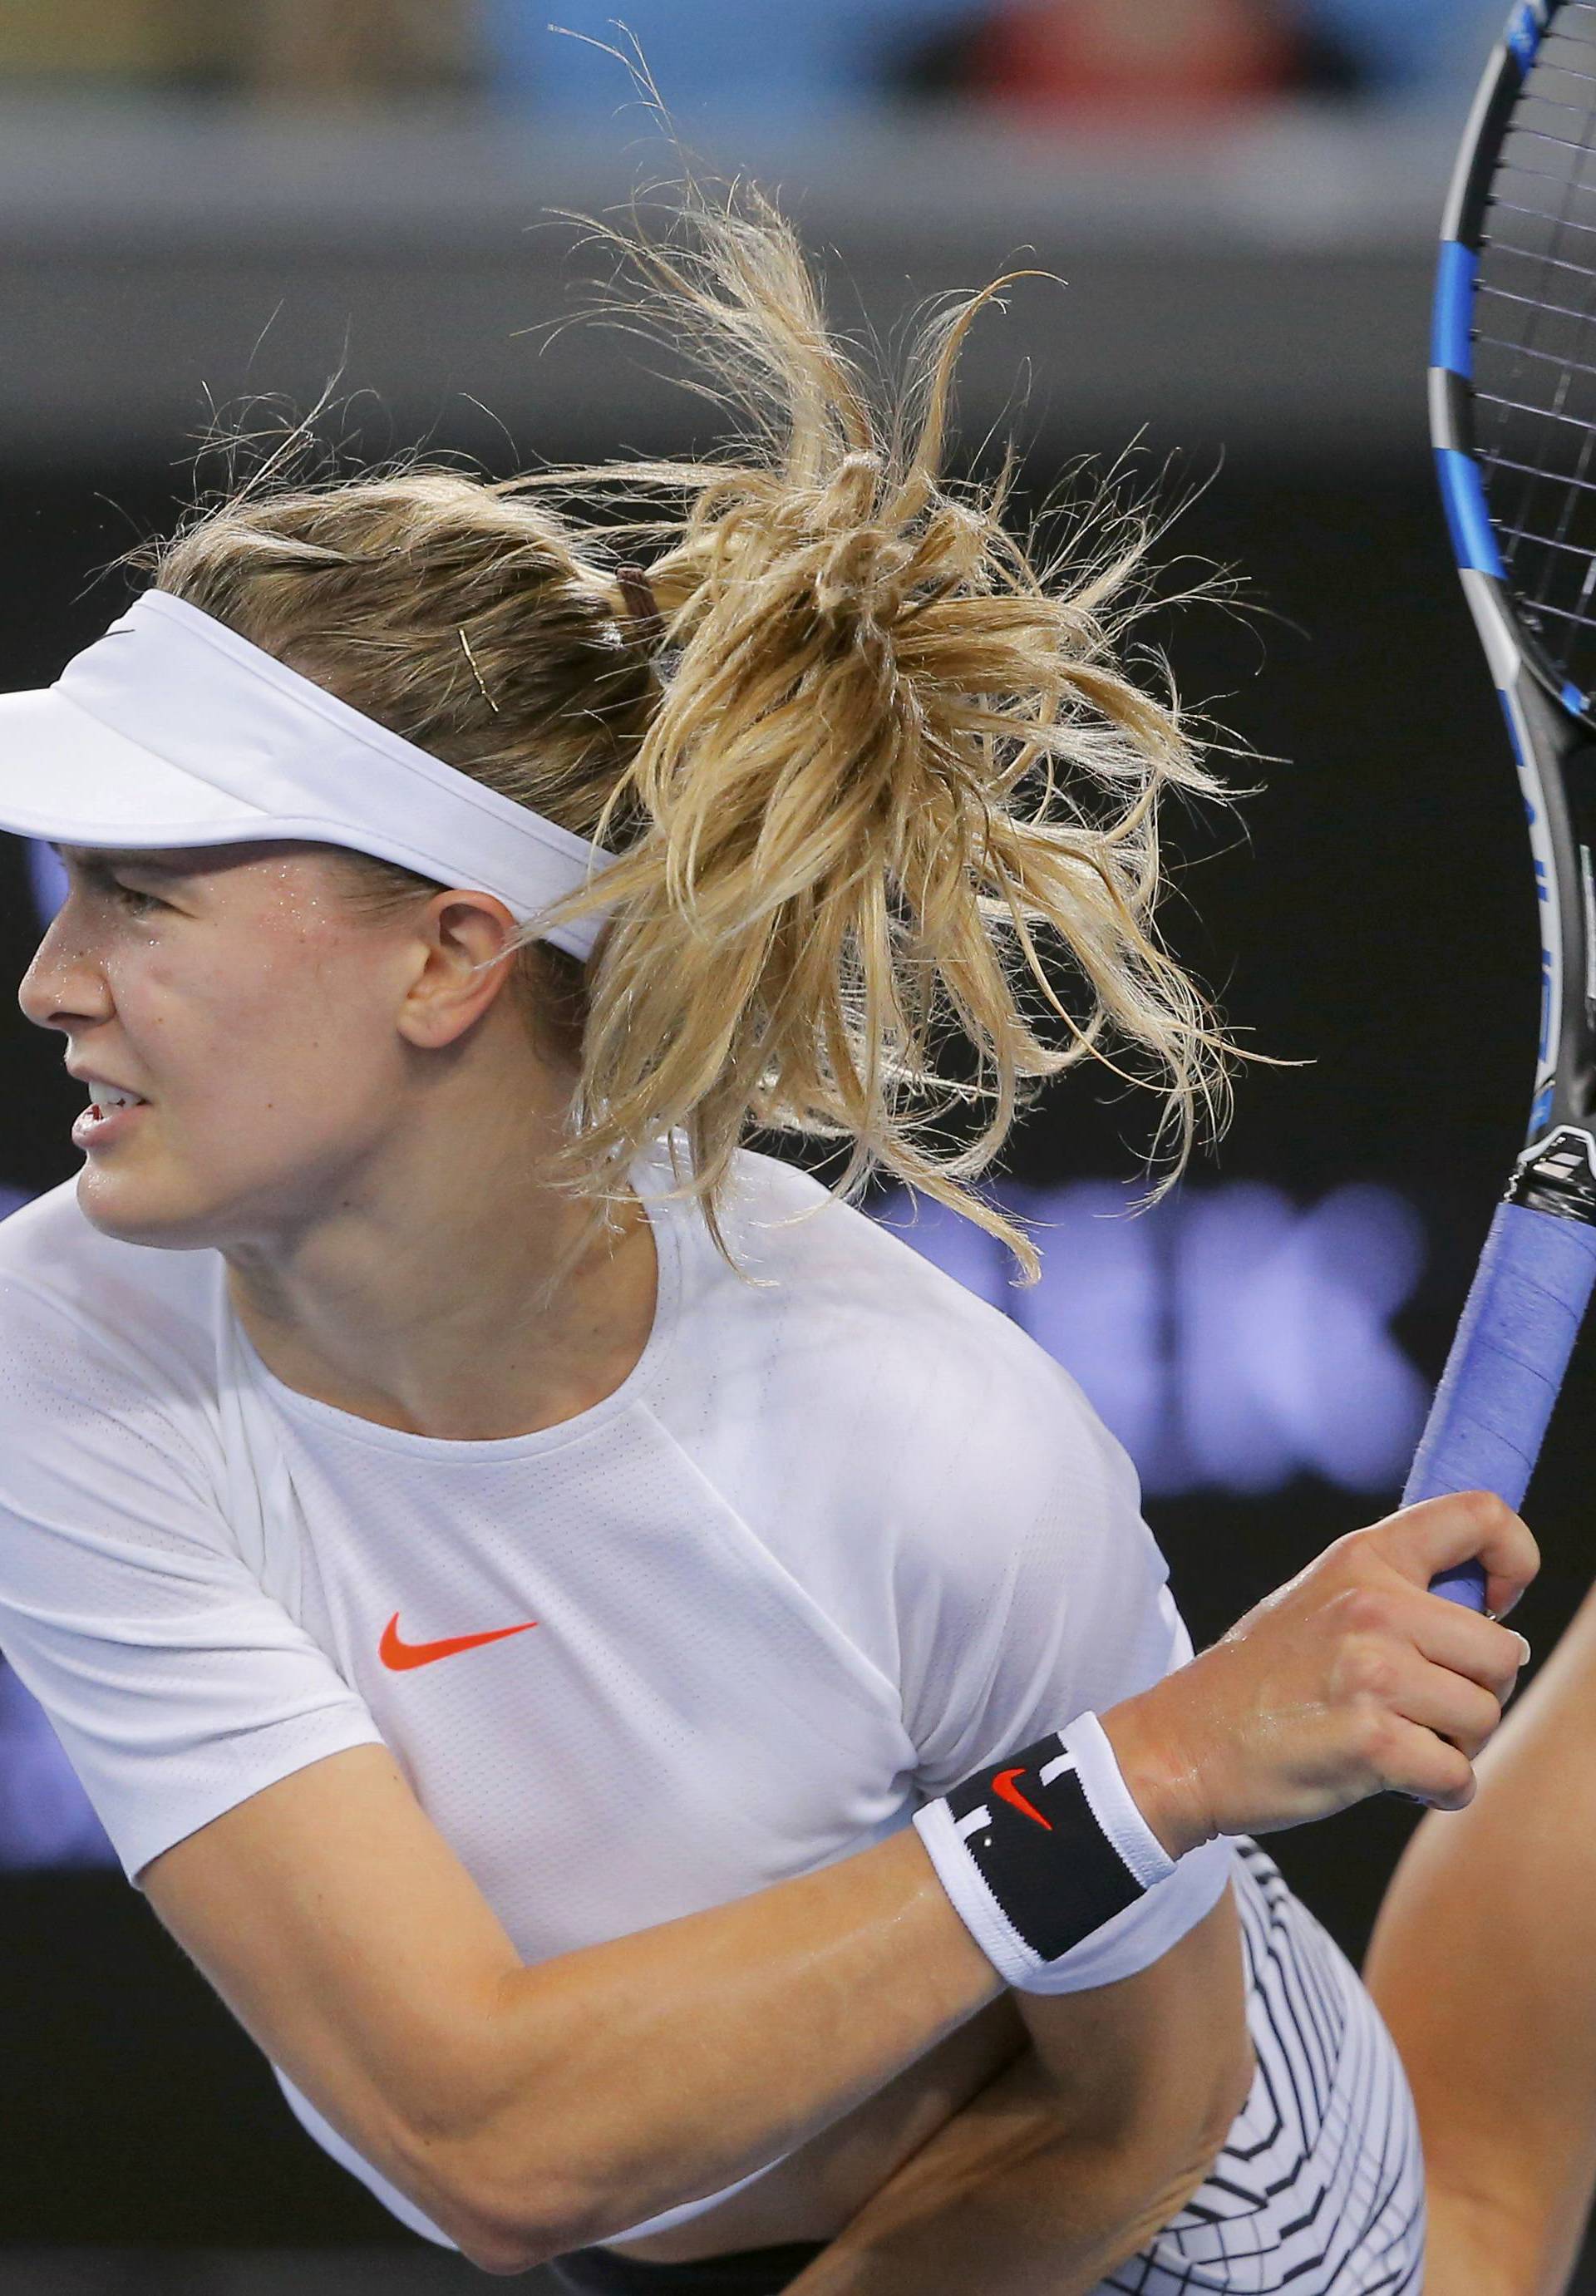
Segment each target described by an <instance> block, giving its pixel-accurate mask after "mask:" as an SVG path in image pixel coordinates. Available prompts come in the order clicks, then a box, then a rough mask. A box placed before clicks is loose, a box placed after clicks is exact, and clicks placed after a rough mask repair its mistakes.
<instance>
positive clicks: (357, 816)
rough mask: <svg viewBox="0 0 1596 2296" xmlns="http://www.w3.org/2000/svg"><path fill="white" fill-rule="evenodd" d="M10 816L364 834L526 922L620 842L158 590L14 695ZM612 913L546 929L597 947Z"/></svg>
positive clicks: (172, 838)
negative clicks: (497, 783)
mask: <svg viewBox="0 0 1596 2296" xmlns="http://www.w3.org/2000/svg"><path fill="white" fill-rule="evenodd" d="M0 830H12V831H14V832H16V833H17V834H18V835H19V836H22V837H38V838H50V839H53V840H55V841H56V842H57V843H60V844H72V845H87V846H102V847H106V848H109V849H119V848H120V849H126V848H138V847H149V848H151V849H156V848H163V847H175V846H186V845H241V844H244V843H246V842H249V841H250V840H270V839H276V838H300V839H304V840H307V841H309V842H312V843H315V844H321V845H342V846H348V847H349V848H351V849H354V850H355V851H356V852H360V853H372V854H375V855H377V856H378V857H380V858H381V859H382V860H384V861H393V862H397V864H398V865H400V866H401V867H402V868H405V869H413V870H415V871H416V872H417V873H418V874H420V875H421V876H423V877H430V878H433V879H436V880H437V881H438V882H440V883H442V884H444V885H448V886H458V887H460V888H462V890H471V891H481V892H487V893H493V894H495V895H496V896H497V898H499V899H500V900H502V901H503V904H504V906H505V907H506V908H507V909H509V910H510V912H511V913H512V915H513V916H514V918H515V921H516V922H517V924H527V923H528V922H531V921H532V920H533V919H534V918H536V917H537V916H539V915H540V914H542V913H543V912H544V910H545V909H547V908H549V907H551V906H552V905H553V903H555V902H556V901H558V900H561V898H564V897H565V896H566V895H567V894H569V893H572V892H574V891H576V890H577V888H578V887H579V886H584V885H585V884H587V883H588V881H590V880H591V879H592V878H593V876H595V875H597V874H598V873H600V872H601V871H602V869H603V867H604V866H605V865H606V864H607V863H609V862H610V861H611V860H612V859H613V858H614V857H613V855H611V854H610V853H607V852H606V851H605V850H604V849H603V848H602V846H597V845H593V844H590V843H589V842H588V841H587V840H586V839H585V838H582V837H576V836H573V835H572V833H571V832H570V831H569V830H566V829H561V828H559V827H557V825H556V824H554V823H553V822H552V821H545V820H544V817H543V816H542V815H541V814H536V813H534V812H532V811H531V809H530V808H528V807H527V806H524V805H518V804H516V802H515V801H514V799H512V798H506V797H501V796H500V795H499V794H498V792H497V791H495V790H490V789H487V788H485V787H484V786H483V784H482V783H480V782H477V781H473V780H472V779H471V775H469V774H462V773H461V772H459V771H457V770H456V768H455V767H453V766H446V765H445V764H444V763H443V761H442V759H441V758H435V757H432V756H431V755H430V753H429V752H428V751H427V750H418V749H417V748H416V746H415V744H414V743H413V742H406V741H405V740H404V738H403V737H402V736H401V735H399V734H390V733H389V730H388V728H387V727H386V726H379V725H378V724H376V722H375V721H374V720H373V719H372V718H370V717H365V716H364V715H363V714H362V712H361V711H360V710H358V709H351V708H350V707H349V705H348V703H347V702H344V701H339V700H338V698H337V696H336V695H334V694H331V693H327V692H326V691H325V690H324V689H323V687H321V686H319V685H315V684H313V683H312V681H311V680H310V679H309V678H307V677H301V676H300V675H299V672H298V670H294V669H290V668H288V667H287V665H286V663H283V662H281V661H279V660H277V659H276V657H275V655H274V654H269V653H266V652H263V651H262V649H261V648H260V647H259V646H258V645H252V644H250V641H249V639H248V638H241V637H240V636H239V635H238V634H237V632H236V631H234V630H231V629H229V628H228V627H226V625H225V623H222V622H218V621H217V620H216V619H215V618H214V617H213V616H212V615H210V614H206V613H201V611H200V609H199V608H198V607H197V606H191V605H189V604H188V603H186V601H184V599H182V598H174V597H171V596H169V595H168V594H167V593H166V592H165V591H160V590H146V591H145V592H144V593H143V595H142V596H141V597H140V598H138V599H137V600H136V601H135V603H134V605H133V606H132V607H131V608H130V609H129V611H127V613H126V614H124V615H123V616H122V618H121V619H120V620H119V621H115V622H113V623H112V624H111V626H110V629H109V630H107V631H106V633H105V635H104V636H103V637H102V638H97V639H96V640H95V641H94V644H93V645H91V646H86V647H85V649H84V651H83V652H81V653H79V654H75V655H74V656H73V658H72V660H70V662H69V663H68V664H67V666H66V668H65V669H64V670H63V671H62V672H61V676H60V677H59V678H58V680H57V681H56V683H55V684H54V685H49V686H45V687H44V688H43V689H42V690H40V691H38V692H36V693H7V694H0ZM603 922H604V916H603V914H600V913H595V914H592V915H589V916H585V917H583V918H581V919H580V920H579V921H578V922H576V923H573V924H567V925H561V926H560V927H558V928H556V929H555V930H554V931H550V932H548V933H545V934H544V936H543V938H544V939H546V940H549V941H552V943H553V944H554V946H555V947H557V948H562V949H564V950H566V951H567V953H568V954H569V955H572V956H576V957H580V958H582V959H584V960H585V959H586V958H587V957H589V956H590V955H592V953H593V942H594V941H595V939H597V937H598V934H599V931H600V929H601V927H602V924H603Z"/></svg>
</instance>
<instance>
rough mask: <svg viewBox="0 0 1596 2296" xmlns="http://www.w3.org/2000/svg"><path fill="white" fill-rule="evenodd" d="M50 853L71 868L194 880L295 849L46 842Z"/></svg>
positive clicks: (273, 845) (274, 844)
mask: <svg viewBox="0 0 1596 2296" xmlns="http://www.w3.org/2000/svg"><path fill="white" fill-rule="evenodd" d="M46 841H47V842H48V844H49V848H50V850H51V852H52V853H53V854H54V855H55V857H56V858H57V860H59V861H60V862H61V863H62V865H64V866H65V867H67V868H70V869H84V870H95V869H138V870H147V871H149V873H151V875H152V876H160V877H197V876H199V875H201V873H203V872H204V871H206V870H216V869H223V868H226V867H229V866H233V867H237V866H239V865H241V864H243V863H246V862H250V861H259V860H270V859H272V858H274V857H279V856H281V855H283V854H285V853H289V852H291V851H293V850H297V848H293V847H291V846H289V845H284V844H282V843H279V842H275V841H272V842H266V843H261V844H255V843H245V844H241V845H141V846H136V847H135V846H131V845H58V844H57V843H56V842H55V840H54V839H53V838H51V839H49V840H46Z"/></svg>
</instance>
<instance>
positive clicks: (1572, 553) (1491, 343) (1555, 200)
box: [1472, 0, 1596, 689]
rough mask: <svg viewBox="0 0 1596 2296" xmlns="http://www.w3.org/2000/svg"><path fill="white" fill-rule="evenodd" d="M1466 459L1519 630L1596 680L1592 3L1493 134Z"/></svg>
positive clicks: (1560, 27)
mask: <svg viewBox="0 0 1596 2296" xmlns="http://www.w3.org/2000/svg"><path fill="white" fill-rule="evenodd" d="M1475 320H1476V324H1475V329H1474V345H1475V362H1474V389H1473V392H1472V399H1473V406H1474V424H1475V439H1474V446H1475V451H1476V454H1477V457H1478V459H1479V461H1480V463H1481V464H1482V466H1483V476H1484V480H1485V486H1486V505H1487V509H1488V511H1489V513H1490V517H1491V522H1492V525H1493V528H1494V530H1495V533H1496V536H1497V540H1498V545H1499V547H1500V548H1501V551H1502V562H1503V565H1504V568H1505V570H1506V573H1507V579H1508V586H1509V587H1510V590H1511V591H1512V592H1513V594H1514V596H1515V600H1516V603H1517V604H1518V611H1519V613H1520V616H1521V618H1522V619H1523V620H1524V621H1525V622H1526V625H1527V626H1528V627H1529V629H1530V631H1531V633H1532V635H1535V638H1536V640H1537V642H1538V643H1539V644H1540V646H1541V648H1542V651H1543V653H1544V654H1545V655H1546V656H1547V658H1548V660H1550V662H1551V665H1552V666H1553V667H1554V668H1555V669H1556V670H1557V673H1558V675H1559V677H1561V678H1563V679H1565V680H1568V681H1571V682H1572V683H1574V684H1576V685H1579V686H1581V688H1582V689H1583V688H1584V686H1586V685H1596V467H1593V465H1596V5H1592V4H1586V0H1579V4H1576V5H1567V6H1565V7H1564V8H1563V9H1562V10H1561V11H1560V12H1559V15H1558V18H1557V20H1556V22H1555V24H1554V26H1553V27H1552V29H1551V31H1550V32H1549V33H1548V35H1547V37H1546V38H1545V40H1544V41H1543V44H1542V46H1541V49H1540V52H1539V54H1538V56H1537V58H1536V61H1535V64H1534V65H1533V66H1532V68H1531V70H1530V72H1529V75H1528V77H1527V78H1526V82H1525V85H1524V87H1523V89H1522V90H1521V92H1520V94H1519V97H1518V102H1517V104H1516V105H1515V106H1514V109H1513V111H1512V114H1511V116H1510V119H1509V121H1508V123H1507V126H1506V128H1505V130H1504V133H1503V136H1502V146H1501V151H1500V153H1499V156H1498V160H1497V163H1496V168H1495V173H1494V177H1493V179H1492V182H1491V184H1490V187H1489V190H1488V193H1487V194H1486V229H1485V231H1484V233H1483V234H1482V240H1481V252H1480V267H1479V275H1478V282H1477V299H1476V305H1475Z"/></svg>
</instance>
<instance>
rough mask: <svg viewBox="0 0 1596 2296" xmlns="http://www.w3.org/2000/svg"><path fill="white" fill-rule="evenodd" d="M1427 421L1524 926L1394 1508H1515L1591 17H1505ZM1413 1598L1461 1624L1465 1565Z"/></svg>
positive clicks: (1583, 723) (1558, 767)
mask: <svg viewBox="0 0 1596 2296" xmlns="http://www.w3.org/2000/svg"><path fill="white" fill-rule="evenodd" d="M1430 420H1431V427H1432V430H1433V433H1434V439H1435V445H1436V462H1437V464H1438V467H1439V473H1440V480H1441V490H1442V494H1443V496H1444V498H1445V505H1446V513H1447V522H1448V525H1449V526H1450V529H1451V532H1452V539H1453V547H1454V548H1455V550H1456V552H1457V557H1458V564H1459V568H1460V570H1461V575H1462V581H1463V588H1464V590H1465V592H1466V593H1467V594H1468V599H1469V606H1470V607H1471V609H1472V610H1473V613H1474V619H1475V622H1476V624H1477V627H1478V630H1479V635H1480V638H1481V640H1482V642H1483V644H1484V645H1485V650H1486V660H1488V661H1489V663H1490V666H1491V672H1492V676H1494V679H1495V682H1496V686H1497V690H1498V692H1499V693H1500V695H1501V697H1502V710H1503V713H1504V715H1505V717H1506V718H1507V726H1508V734H1509V736H1510V740H1511V742H1512V748H1513V753H1514V755H1515V757H1516V758H1517V759H1518V774H1519V782H1520V787H1521V789H1522V792H1523V796H1524V802H1525V810H1526V814H1527V816H1528V819H1529V839H1530V845H1531V848H1532V849H1533V853H1534V858H1535V889H1536V891H1537V893H1538V894H1539V896H1540V915H1541V1033H1540V1047H1539V1054H1538V1064H1537V1067H1536V1071H1535V1101H1534V1104H1533V1106H1532V1109H1531V1111H1530V1120H1529V1138H1528V1144H1527V1145H1526V1148H1525V1149H1524V1152H1523V1153H1522V1154H1521V1155H1520V1156H1519V1158H1518V1162H1517V1164H1516V1165H1515V1167H1514V1170H1513V1176H1512V1178H1511V1180H1510V1183H1509V1186H1508V1190H1507V1194H1506V1199H1505V1201H1503V1202H1502V1205H1501V1206H1500V1207H1499V1209H1498V1210H1497V1213H1496V1217H1495V1219H1494V1223H1493V1225H1492V1228H1491V1233H1490V1236H1489V1239H1488V1241H1487V1242H1486V1248H1485V1251H1484V1254H1483V1255H1482V1257H1481V1259H1480V1264H1479V1268H1478V1271H1477V1275H1476V1276H1475V1279H1474V1283H1473V1285H1472V1287H1471V1289H1470V1291H1469V1299H1468V1302H1467V1304H1466V1306H1465V1308H1464V1309H1463V1315H1462V1320H1461V1323H1460V1324H1459V1326H1458V1331H1457V1336H1456V1338H1455V1340H1454V1341H1453V1347H1452V1353H1451V1356H1450V1357H1449V1359H1448V1361H1447V1365H1446V1369H1445V1374H1444V1375H1443V1377H1442V1381H1441V1384H1440V1387H1439V1389H1438V1390H1437V1391H1436V1400H1435V1404H1434V1406H1433V1408H1432V1410H1431V1412H1430V1415H1429V1419H1428V1423H1427V1425H1426V1427H1425V1431H1424V1436H1423V1439H1422V1441H1421V1442H1420V1447H1419V1453H1418V1456H1417V1457H1416V1459H1415V1460H1414V1463H1413V1471H1412V1475H1411V1476H1410V1477H1409V1480H1408V1485H1407V1488H1406V1490H1405V1491H1404V1494H1403V1504H1404V1505H1412V1504H1413V1503H1414V1502H1415V1501H1417V1500H1420V1499H1426V1498H1434V1497H1437V1496H1438V1495H1439V1494H1440V1493H1442V1492H1444V1491H1459V1490H1491V1491H1494V1492H1496V1493H1497V1494H1498V1495H1499V1496H1500V1497H1502V1498H1504V1499H1505V1500H1506V1501H1507V1503H1508V1505H1510V1506H1511V1507H1514V1508H1517V1507H1518V1505H1519V1504H1520V1503H1521V1501H1522V1499H1523V1497H1524V1491H1525V1487H1526V1484H1527V1483H1528V1481H1529V1478H1530V1474H1531V1472H1532V1470H1533V1469H1534V1466H1535V1458H1536V1456H1537V1454H1538V1452H1539V1450H1540V1447H1541V1440H1542V1438H1543V1435H1544V1433H1545V1431H1546V1423H1547V1421H1548V1419H1549V1418H1550V1417H1551V1407H1552V1405H1553V1404H1554V1403H1555V1401H1556V1400H1557V1394H1558V1390H1559V1386H1560V1385H1561V1383H1562V1379H1563V1374H1564V1372H1565V1371H1566V1370H1567V1364H1568V1357H1569V1356H1570V1354H1571V1352H1572V1350H1573V1347H1574V1341H1575V1338H1576V1334H1577V1333H1578V1330H1579V1325H1580V1320H1581V1317H1582V1316H1584V1309H1585V1305H1586V1302H1587V1301H1588V1300H1589V1298H1590V1295H1591V1289H1592V1281H1593V1280H1596V1033H1593V1023H1596V859H1593V854H1596V5H1593V4H1591V0H1526V4H1521V5H1519V6H1518V7H1517V8H1515V10H1514V12H1513V14H1512V17H1511V19H1510V21H1509V24H1508V27H1507V30H1506V32H1505V33H1504V35H1503V37H1502V45H1501V46H1500V47H1499V48H1498V49H1497V50H1496V52H1495V53H1494V56H1493V57H1492V59H1491V62H1490V64H1489V66H1488V67H1487V69H1486V77H1485V79H1484V81H1483V83H1482V85H1481V87H1480V91H1479V94H1478V95H1477V98H1476V100H1475V105H1474V110H1473V112H1472V114H1471V116H1470V118H1469V128H1468V133H1467V135H1465V137H1464V139H1463V149H1462V152H1461V156H1460V158H1459V160H1458V168H1457V174H1456V176H1455V178H1454V180H1453V187H1452V193H1451V197H1450V199H1449V201H1448V204H1447V213H1446V222H1445V227H1444V230H1443V233H1442V245H1441V263H1440V275H1439V280H1438V284H1437V291H1436V310H1435V340H1434V349H1433V354H1432V360H1431V369H1430ZM1435 1592H1436V1593H1437V1594H1441V1595H1448V1596H1449V1597H1451V1599H1453V1601H1455V1602H1460V1603H1468V1604H1469V1606H1470V1607H1471V1608H1473V1609H1475V1610H1479V1609H1482V1608H1483V1607H1484V1603H1485V1574H1484V1572H1483V1571H1482V1570H1481V1569H1480V1567H1479V1565H1478V1564H1477V1563H1469V1564H1467V1565H1465V1566H1464V1567H1463V1568H1462V1569H1461V1570H1453V1571H1448V1572H1445V1574H1444V1575H1443V1576H1442V1577H1441V1578H1440V1579H1436V1582H1435Z"/></svg>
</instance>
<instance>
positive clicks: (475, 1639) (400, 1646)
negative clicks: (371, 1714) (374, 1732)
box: [377, 1611, 537, 1673]
mask: <svg viewBox="0 0 1596 2296" xmlns="http://www.w3.org/2000/svg"><path fill="white" fill-rule="evenodd" d="M536 1624H537V1621H536V1619H528V1620H526V1621H525V1622H524V1623H523V1624H522V1625H520V1626H519V1627H493V1628H490V1629H489V1630H488V1632H487V1634H485V1635H449V1636H446V1637H445V1639H444V1640H443V1641H442V1642H438V1643H406V1642H401V1640H400V1639H399V1614H398V1612H397V1611H395V1612H394V1614H393V1616H392V1618H391V1619H390V1620H389V1622H388V1624H387V1625H386V1626H385V1627H384V1628H383V1629H382V1640H381V1642H380V1643H379V1644H378V1645H377V1655H378V1657H379V1658H380V1659H381V1661H382V1663H383V1665H384V1666H391V1667H392V1668H393V1669H394V1670H395V1671H396V1673H397V1672H398V1671H400V1670H401V1669H404V1668H405V1667H407V1666H430V1665H431V1664H432V1661H433V1660H434V1659H439V1658H453V1657H454V1653H455V1652H456V1651H468V1650H477V1649H479V1648H480V1646H481V1644H484V1643H499V1642H503V1639H504V1637H505V1636H506V1635H524V1634H525V1633H526V1631H527V1628H528V1627H535V1626H536Z"/></svg>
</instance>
